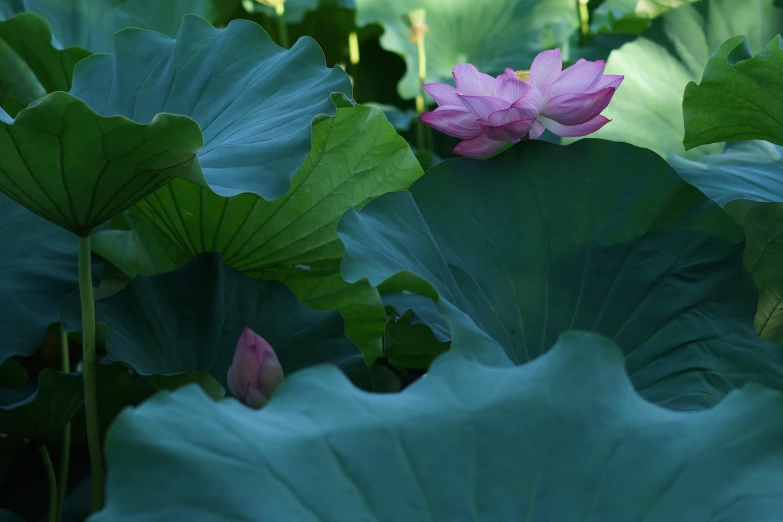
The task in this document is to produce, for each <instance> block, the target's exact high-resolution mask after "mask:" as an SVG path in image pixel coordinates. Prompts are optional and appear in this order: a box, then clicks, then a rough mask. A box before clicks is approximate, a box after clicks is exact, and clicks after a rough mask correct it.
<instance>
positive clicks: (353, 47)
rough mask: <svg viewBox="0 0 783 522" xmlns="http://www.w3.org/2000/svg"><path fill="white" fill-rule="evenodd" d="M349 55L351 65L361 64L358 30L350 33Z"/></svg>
mask: <svg viewBox="0 0 783 522" xmlns="http://www.w3.org/2000/svg"><path fill="white" fill-rule="evenodd" d="M348 55H349V57H350V60H351V65H359V37H358V36H357V34H356V31H351V33H350V34H349V35H348Z"/></svg>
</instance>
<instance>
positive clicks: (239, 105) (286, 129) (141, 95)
mask: <svg viewBox="0 0 783 522" xmlns="http://www.w3.org/2000/svg"><path fill="white" fill-rule="evenodd" d="M114 47H115V54H105V55H95V56H91V57H89V58H87V59H85V60H83V61H82V62H80V63H79V65H78V66H77V67H76V72H75V73H74V78H73V88H72V89H71V93H72V94H73V95H74V96H77V97H79V98H81V99H82V100H84V101H85V102H86V103H87V104H88V105H89V106H90V107H92V108H93V109H95V110H97V111H99V112H100V113H101V114H103V115H107V116H109V115H116V114H121V115H124V116H126V117H128V118H130V119H132V120H133V121H137V122H141V123H144V122H148V121H150V120H151V119H152V118H154V117H155V115H156V114H158V113H162V112H165V113H171V114H182V115H186V116H189V117H191V118H192V119H193V120H195V121H196V122H197V123H198V124H199V126H200V127H201V131H202V132H203V135H204V148H203V149H202V150H201V151H200V152H199V155H198V160H199V166H200V168H201V170H202V171H203V174H204V177H205V178H206V180H207V182H208V183H209V185H210V187H211V189H212V190H213V191H214V192H216V193H217V194H219V195H221V196H225V197H228V196H235V195H237V194H241V193H253V194H255V195H257V196H260V197H262V198H264V199H267V200H272V199H277V198H279V197H281V196H284V195H285V194H286V192H288V190H289V187H290V185H291V178H292V177H293V175H294V173H295V172H296V171H297V170H298V169H299V168H300V167H301V166H302V163H304V161H305V159H306V158H307V155H308V154H309V153H310V150H311V132H312V123H313V120H314V119H315V118H319V119H320V118H323V117H324V115H334V114H335V112H336V110H337V109H336V107H335V103H334V102H333V101H332V99H331V94H332V93H344V94H346V95H350V93H351V83H350V80H349V79H348V76H347V75H346V74H345V73H344V72H343V70H342V69H340V68H339V67H336V68H333V69H329V68H327V67H326V66H325V65H324V57H323V53H322V52H321V50H320V49H319V48H318V45H317V44H316V43H315V42H314V41H313V40H312V39H310V38H302V39H300V40H298V41H297V43H296V44H295V45H294V46H293V48H292V49H291V50H290V51H287V50H284V49H281V48H280V47H278V46H277V45H275V44H274V43H273V42H272V40H270V38H269V36H268V35H267V34H266V33H265V32H264V30H263V29H261V27H259V26H258V25H256V24H254V23H253V22H249V21H246V20H235V21H233V22H231V23H230V24H229V25H228V27H226V28H225V29H215V28H214V27H212V26H211V25H210V24H209V23H207V22H206V21H204V20H203V19H201V18H199V17H197V16H192V15H187V16H186V17H185V18H184V19H183V22H182V27H181V29H180V32H179V36H178V37H177V40H172V39H170V38H168V37H166V36H163V35H161V34H158V33H154V32H151V31H144V30H139V29H128V30H125V31H122V32H120V33H118V34H116V35H115V36H114ZM248 50H252V52H249V51H248Z"/></svg>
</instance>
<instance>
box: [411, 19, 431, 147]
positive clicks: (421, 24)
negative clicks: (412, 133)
mask: <svg viewBox="0 0 783 522" xmlns="http://www.w3.org/2000/svg"><path fill="white" fill-rule="evenodd" d="M405 21H406V22H407V23H408V27H410V31H411V32H410V40H411V42H412V43H415V44H416V48H417V49H418V60H419V83H420V84H423V83H424V80H425V79H426V78H427V51H426V48H425V46H424V39H425V37H426V36H427V32H428V31H429V30H430V26H429V25H427V12H426V11H425V10H424V9H423V8H420V9H414V10H413V11H411V12H409V13H408V14H407V16H406V17H405ZM425 110H426V107H425V106H424V94H423V93H422V92H420V93H419V94H418V95H417V96H416V111H417V112H418V113H419V114H421V113H423V112H424V111H425ZM425 132H427V131H426V130H425V127H424V125H423V124H422V122H417V125H416V142H417V145H418V148H419V150H422V149H425V148H427V147H426V143H425V142H426V138H425Z"/></svg>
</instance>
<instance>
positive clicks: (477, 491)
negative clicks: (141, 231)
mask: <svg viewBox="0 0 783 522" xmlns="http://www.w3.org/2000/svg"><path fill="white" fill-rule="evenodd" d="M456 326H459V323H457V325H456ZM476 334H477V332H474V331H459V332H457V335H455V339H459V341H455V347H454V350H453V351H452V353H449V354H446V355H444V356H442V357H441V358H439V359H438V360H437V362H436V363H435V364H434V365H433V367H432V368H431V369H430V371H429V373H428V375H427V377H426V378H424V379H420V380H419V381H417V382H416V383H414V384H413V385H411V386H409V387H408V388H407V389H405V390H404V391H403V392H401V393H399V394H394V395H391V396H389V395H384V396H378V395H372V394H366V393H362V392H360V391H358V390H356V389H355V388H354V387H352V386H351V385H350V383H349V382H348V381H347V380H346V379H345V378H344V377H343V376H341V375H340V374H339V372H337V371H335V370H334V369H331V368H313V369H311V370H308V371H306V372H302V373H300V374H299V375H296V376H294V377H293V378H291V379H290V380H288V381H287V382H286V383H285V384H284V385H283V386H282V387H281V388H280V389H279V390H278V392H277V393H276V394H275V396H274V398H273V399H272V400H271V401H270V403H269V404H268V405H267V406H266V407H265V408H264V409H262V410H259V411H253V410H249V409H248V408H246V407H244V406H242V405H240V404H239V403H237V402H236V401H233V400H230V401H224V402H222V403H217V404H216V403H214V402H212V401H210V400H209V399H208V398H207V397H206V396H205V395H204V394H203V393H201V392H200V391H199V390H198V389H196V388H188V389H183V390H180V391H178V392H176V393H174V394H160V395H158V396H156V397H153V398H152V399H151V400H149V401H147V402H146V403H145V404H143V405H141V406H140V407H138V408H136V409H128V410H126V411H125V412H123V413H122V414H121V415H120V417H119V418H118V419H117V421H116V423H115V424H114V425H113V427H112V428H111V430H110V432H109V434H108V437H107V440H106V454H107V463H108V469H109V472H108V478H107V490H108V495H107V497H108V502H107V504H106V506H105V508H104V510H103V511H101V512H100V513H98V514H96V515H94V517H93V519H92V520H94V521H95V522H104V521H106V522H108V521H112V522H115V521H116V522H125V521H127V522H130V521H134V520H141V519H143V520H148V521H150V522H158V521H160V522H163V521H169V520H172V519H177V520H180V519H181V520H186V519H187V520H193V521H195V522H212V521H215V522H217V521H219V520H225V519H226V518H230V519H231V520H236V521H247V522H250V521H255V520H260V519H268V520H297V521H302V522H308V521H312V522H315V521H319V522H327V521H328V522H338V521H339V522H359V521H366V520H384V521H387V520H388V521H392V520H394V521H397V520H409V521H413V522H419V521H422V522H423V521H425V520H428V521H434V520H438V521H449V522H462V521H465V522H467V521H475V520H493V521H495V520H497V521H501V520H503V521H506V520H530V521H535V522H543V521H550V520H558V521H561V520H562V521H567V520H569V521H570V520H589V521H593V520H601V521H602V522H627V521H629V520H642V519H644V520H646V521H648V522H670V521H672V520H691V521H696V520H710V519H714V520H722V521H726V522H745V521H747V520H754V521H769V522H771V521H773V520H777V519H778V518H779V514H780V510H781V509H783V500H781V496H780V494H779V491H780V486H779V482H780V480H781V479H783V471H781V466H780V462H781V461H783V399H781V396H780V394H779V393H776V392H772V391H769V390H766V389H763V388H761V387H760V386H757V385H754V386H749V387H748V388H747V389H744V390H742V391H740V392H734V393H732V394H730V395H729V396H728V397H727V398H725V399H724V400H723V401H722V402H721V403H720V404H718V405H717V406H716V407H714V408H712V409H710V410H708V411H702V412H687V413H683V412H672V411H668V410H665V409H662V408H660V407H658V406H656V405H653V404H650V403H649V402H647V401H645V400H643V399H642V398H640V397H639V395H637V393H636V392H635V391H634V389H633V387H632V386H631V383H630V382H629V379H628V377H627V375H626V373H625V369H624V358H623V355H622V353H621V352H620V351H619V350H618V349H617V348H616V347H615V346H614V345H613V344H612V343H611V341H609V340H608V339H605V338H603V337H601V336H598V335H595V334H590V333H585V332H569V333H566V334H563V335H562V336H561V337H560V339H559V341H558V343H557V345H556V346H555V347H554V348H552V349H551V350H549V351H548V353H547V354H546V355H544V356H543V357H541V358H539V359H537V360H535V361H533V362H530V363H527V364H524V365H522V366H518V367H513V366H509V364H508V363H509V361H508V359H505V360H503V361H498V364H499V365H484V364H480V363H479V362H477V361H476V360H473V359H472V356H473V352H474V351H480V352H490V351H495V352H497V351H499V349H498V346H497V345H496V344H494V343H493V342H492V341H491V340H489V339H488V338H486V337H485V336H484V337H482V336H481V335H476ZM457 344H459V345H458V346H457ZM466 355H467V356H466ZM496 356H498V355H496ZM499 356H500V357H503V356H502V354H499ZM503 363H505V364H503ZM196 425H197V426H198V429H194V426H196ZM139 469H143V470H144V473H143V474H139V471H138V470H139ZM227 491H230V492H231V494H226V492H227ZM194 506H196V507H194Z"/></svg>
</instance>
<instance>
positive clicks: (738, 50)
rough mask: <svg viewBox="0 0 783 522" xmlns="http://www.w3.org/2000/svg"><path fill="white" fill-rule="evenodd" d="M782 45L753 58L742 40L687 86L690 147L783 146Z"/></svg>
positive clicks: (685, 106) (718, 55) (716, 56)
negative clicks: (745, 142) (762, 143)
mask: <svg viewBox="0 0 783 522" xmlns="http://www.w3.org/2000/svg"><path fill="white" fill-rule="evenodd" d="M781 45H783V41H781V39H780V36H777V37H775V38H774V39H773V40H772V41H771V42H770V43H769V44H768V45H767V46H766V47H764V48H763V49H761V50H760V51H759V52H758V53H757V54H756V55H755V56H752V55H751V54H750V45H749V44H748V40H747V38H745V37H744V36H736V37H734V38H731V39H730V40H727V41H726V42H725V43H723V45H721V46H720V48H718V50H717V51H716V52H715V54H713V55H712V57H711V58H710V61H709V62H707V66H706V68H705V69H704V75H703V76H702V78H701V81H700V82H699V83H698V84H696V83H695V82H690V83H689V84H688V85H687V86H686V87H685V98H684V99H683V101H682V108H683V116H684V118H685V138H684V139H683V144H684V145H685V148H686V149H692V148H693V147H697V146H699V145H706V144H709V143H718V142H722V141H741V140H754V139H756V140H767V141H771V142H773V143H777V144H778V145H783V108H781V107H783V50H782V49H781Z"/></svg>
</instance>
